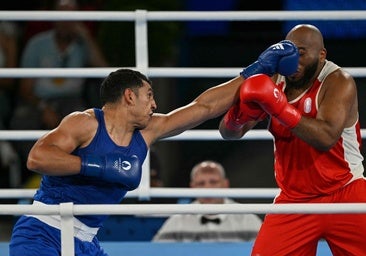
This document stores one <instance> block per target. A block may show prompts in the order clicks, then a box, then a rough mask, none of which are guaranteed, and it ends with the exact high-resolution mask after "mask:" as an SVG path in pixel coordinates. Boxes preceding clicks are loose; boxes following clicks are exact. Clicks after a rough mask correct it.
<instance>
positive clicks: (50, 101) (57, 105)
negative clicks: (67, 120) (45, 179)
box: [10, 0, 107, 166]
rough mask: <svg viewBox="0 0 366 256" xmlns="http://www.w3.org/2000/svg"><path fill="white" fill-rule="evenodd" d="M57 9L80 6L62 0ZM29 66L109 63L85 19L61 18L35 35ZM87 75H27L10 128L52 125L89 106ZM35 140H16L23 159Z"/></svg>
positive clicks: (26, 58)
mask: <svg viewBox="0 0 366 256" xmlns="http://www.w3.org/2000/svg"><path fill="white" fill-rule="evenodd" d="M55 10H59V11H75V10H79V9H78V5H77V2H76V1H74V0H59V1H56V3H55ZM20 66H21V67H23V68H25V67H27V68H78V67H88V66H92V67H105V66H107V61H106V60H105V58H104V56H103V54H102V52H101V50H100V48H99V46H98V44H97V42H96V40H95V39H94V38H93V37H92V36H91V34H90V32H89V30H88V29H87V28H86V27H85V25H84V24H83V23H82V22H78V21H57V22H54V28H53V29H51V30H48V31H44V32H41V33H38V34H36V35H34V36H33V37H32V38H31V39H30V40H29V41H28V42H27V44H26V45H25V48H24V51H23V53H22V56H21V65H20ZM84 89H85V79H84V78H62V77H61V78H53V77H41V78H24V79H21V80H20V84H19V92H18V93H19V95H18V96H17V98H18V103H17V106H16V108H15V110H14V115H13V118H12V120H11V122H10V128H11V129H16V130H42V129H52V128H54V127H56V126H57V125H58V123H59V122H60V120H61V118H62V117H64V116H65V115H66V114H68V113H70V112H73V111H77V110H82V109H85V108H86V107H87V104H86V99H85V98H84ZM33 143H34V142H29V143H28V142H21V143H15V146H16V149H17V151H18V152H19V154H20V157H21V159H22V161H23V166H25V165H24V163H25V159H26V158H27V155H28V152H29V150H30V148H31V146H32V145H33Z"/></svg>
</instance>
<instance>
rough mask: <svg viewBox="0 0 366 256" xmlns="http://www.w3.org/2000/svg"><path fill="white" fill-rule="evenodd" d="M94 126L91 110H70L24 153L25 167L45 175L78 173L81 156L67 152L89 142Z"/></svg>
mask: <svg viewBox="0 0 366 256" xmlns="http://www.w3.org/2000/svg"><path fill="white" fill-rule="evenodd" d="M97 126H98V122H97V121H96V119H95V118H94V112H93V110H88V111H84V112H74V113H71V114H70V115H68V116H66V117H65V118H64V119H63V120H62V121H61V123H60V124H59V126H58V127H57V128H55V129H53V130H51V131H50V132H48V133H46V134H45V135H43V136H42V137H41V138H40V139H38V140H37V142H36V143H35V144H34V145H33V147H32V149H31V150H30V152H29V154H28V159H27V168H28V169H29V170H32V171H35V172H38V173H40V174H46V175H57V176H63V175H74V174H79V172H80V166H81V159H80V157H78V156H75V155H72V154H71V152H72V151H74V150H75V149H76V148H77V147H83V146H86V145H87V144H89V142H90V141H91V140H92V138H93V136H94V134H95V131H96V129H97Z"/></svg>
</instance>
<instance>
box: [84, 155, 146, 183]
mask: <svg viewBox="0 0 366 256" xmlns="http://www.w3.org/2000/svg"><path fill="white" fill-rule="evenodd" d="M141 172H142V170H141V164H140V160H139V158H138V157H137V156H136V155H132V156H126V155H124V154H122V153H111V154H107V155H105V156H95V155H83V156H81V169H80V174H81V175H84V176H90V177H97V178H100V179H102V180H104V181H107V182H113V183H118V184H121V185H123V187H124V188H125V189H126V190H134V189H136V188H137V187H138V185H139V184H140V180H141Z"/></svg>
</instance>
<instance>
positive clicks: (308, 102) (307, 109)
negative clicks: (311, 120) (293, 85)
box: [304, 98, 312, 114]
mask: <svg viewBox="0 0 366 256" xmlns="http://www.w3.org/2000/svg"><path fill="white" fill-rule="evenodd" d="M311 103H312V100H311V98H306V99H305V101H304V112H305V113H307V114H308V113H310V111H311Z"/></svg>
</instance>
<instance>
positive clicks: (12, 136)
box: [0, 129, 366, 141]
mask: <svg viewBox="0 0 366 256" xmlns="http://www.w3.org/2000/svg"><path fill="white" fill-rule="evenodd" d="M46 132H48V130H14V131H9V130H0V141H1V140H13V141H18V140H37V139H38V138H40V137H41V136H43V135H44V134H46ZM361 137H362V138H366V129H361ZM272 138H273V137H272V135H271V134H270V133H269V131H268V130H264V129H257V130H255V129H254V130H250V131H248V133H247V134H246V135H245V136H244V137H243V138H241V139H240V140H271V139H272ZM180 140H183V141H187V140H200V141H204V140H206V141H207V140H221V141H227V140H224V139H223V138H222V137H221V135H220V133H219V131H218V130H188V131H185V132H183V133H181V134H179V135H176V136H173V137H169V138H165V139H162V141H180Z"/></svg>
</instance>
